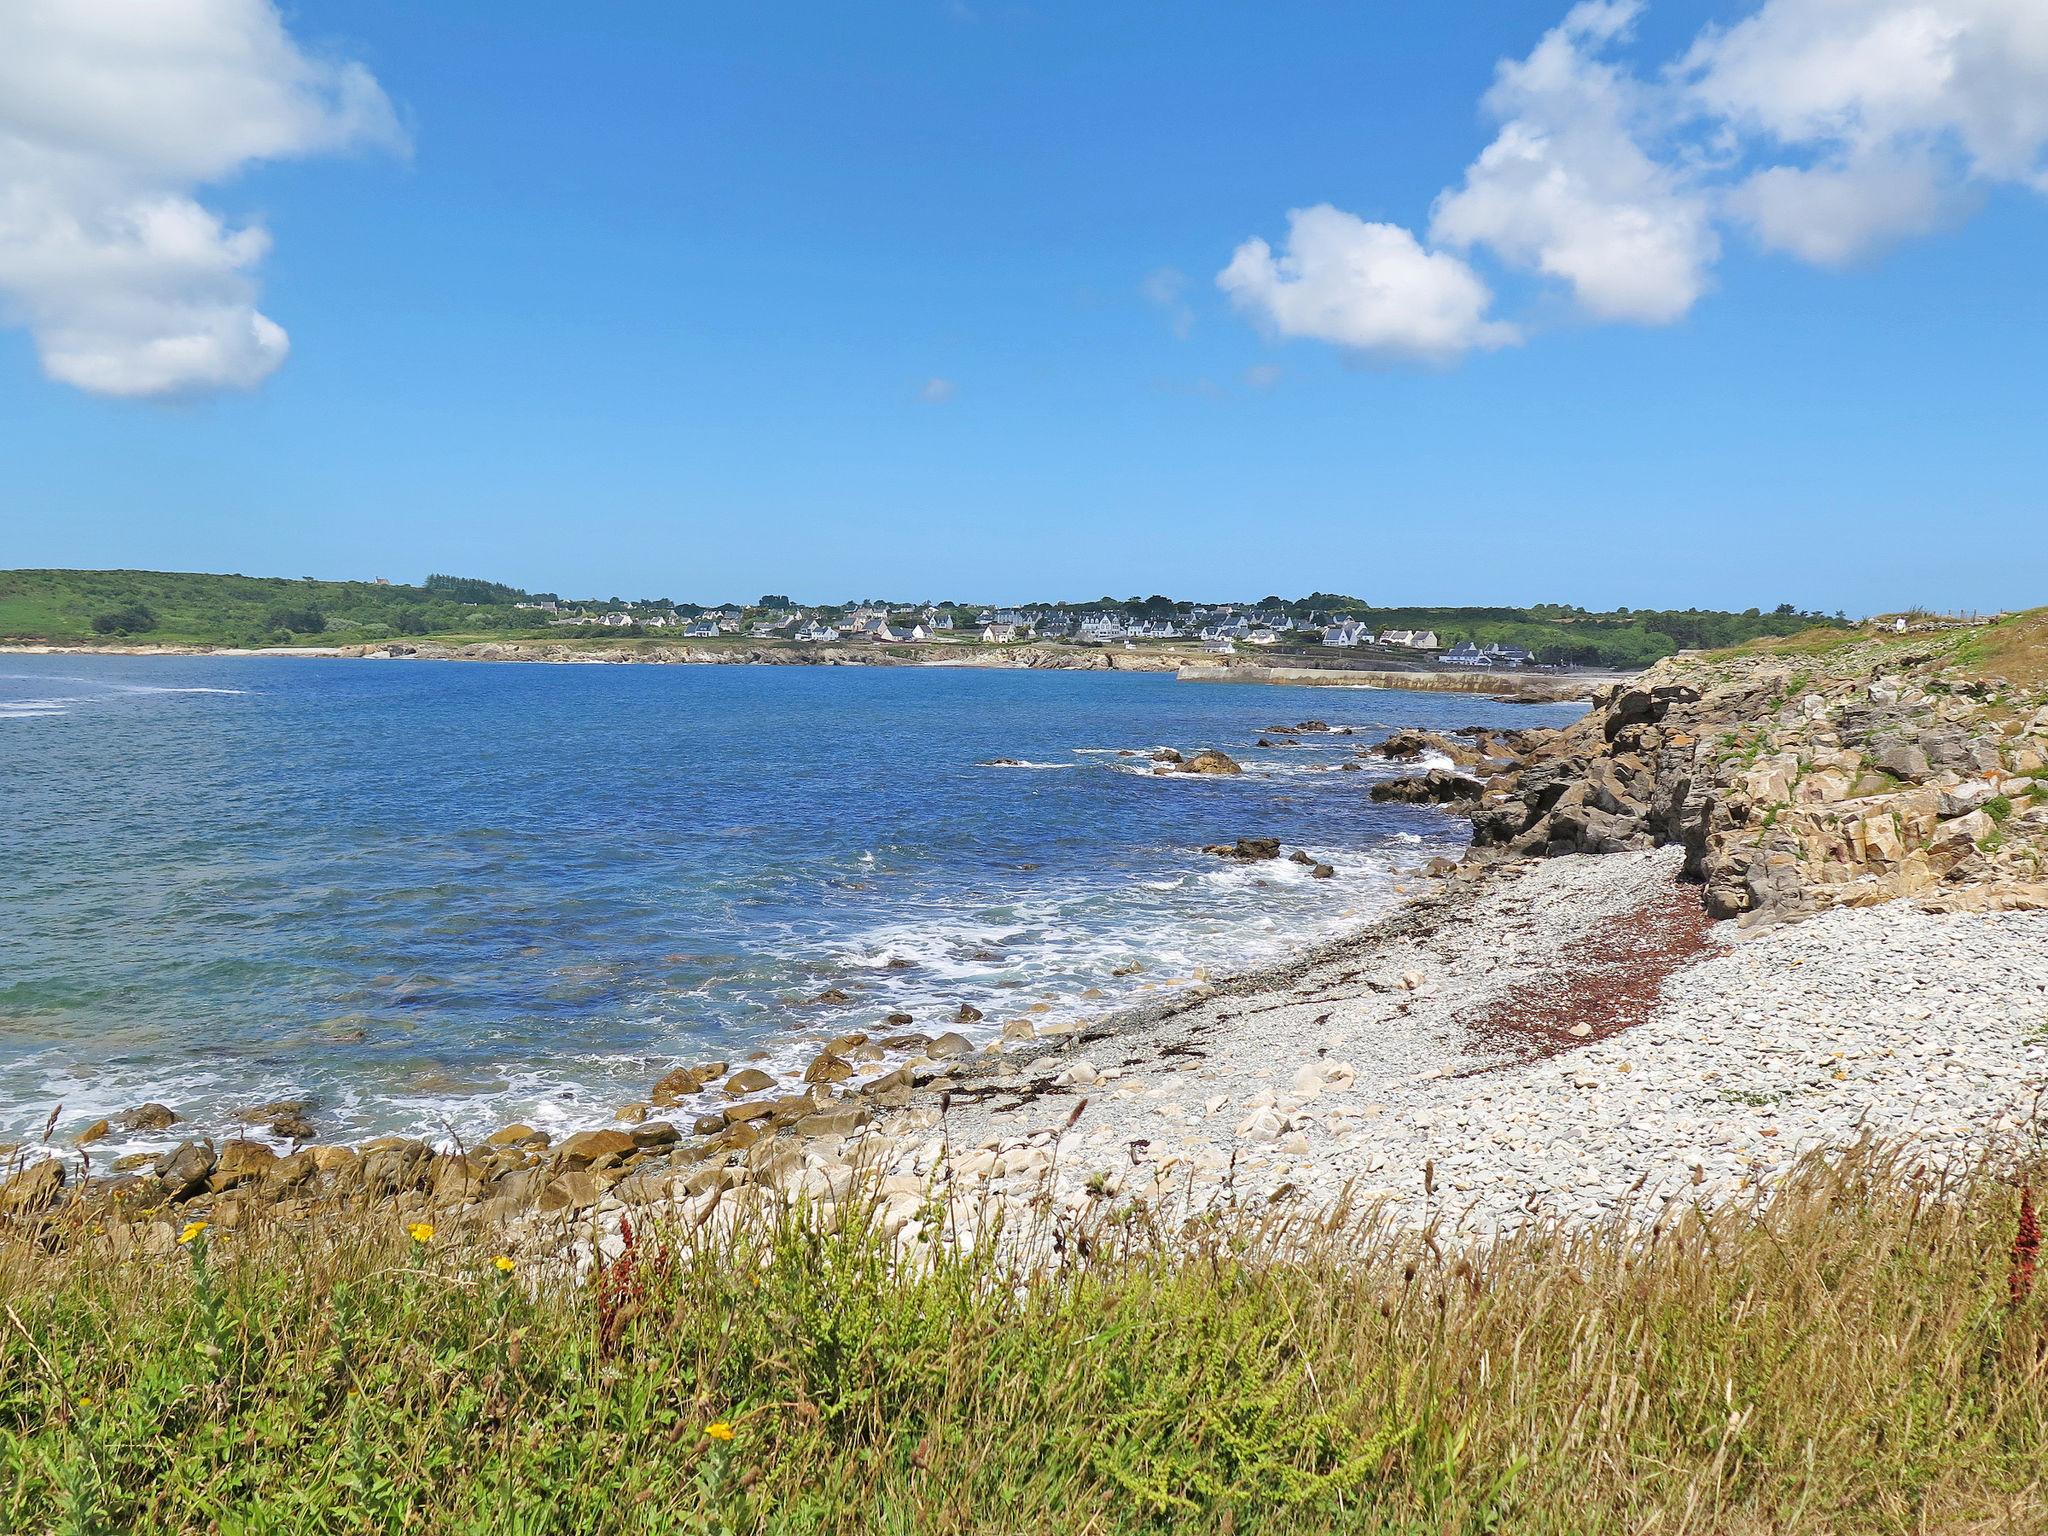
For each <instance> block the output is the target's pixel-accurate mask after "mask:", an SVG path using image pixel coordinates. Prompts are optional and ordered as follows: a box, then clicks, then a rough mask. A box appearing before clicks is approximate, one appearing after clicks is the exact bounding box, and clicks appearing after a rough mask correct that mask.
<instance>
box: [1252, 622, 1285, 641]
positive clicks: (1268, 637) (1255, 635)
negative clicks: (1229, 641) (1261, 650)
mask: <svg viewBox="0 0 2048 1536" xmlns="http://www.w3.org/2000/svg"><path fill="white" fill-rule="evenodd" d="M1244 639H1245V644H1247V645H1274V644H1277V643H1278V642H1279V639H1280V637H1279V636H1278V635H1276V634H1274V633H1273V631H1272V630H1271V629H1270V628H1268V627H1267V626H1266V625H1264V624H1260V625H1258V626H1256V627H1255V628H1253V629H1251V630H1249V631H1247V632H1246V634H1245V637H1244Z"/></svg>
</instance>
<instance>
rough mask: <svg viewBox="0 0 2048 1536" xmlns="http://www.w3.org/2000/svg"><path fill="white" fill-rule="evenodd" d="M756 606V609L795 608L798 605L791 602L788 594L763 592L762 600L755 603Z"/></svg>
mask: <svg viewBox="0 0 2048 1536" xmlns="http://www.w3.org/2000/svg"><path fill="white" fill-rule="evenodd" d="M754 606H755V607H756V608H794V607H795V606H796V604H795V603H792V602H791V601H790V600H789V595H788V594H787V593H784V592H763V593H762V594H761V600H760V601H759V602H757V603H755V604H754Z"/></svg>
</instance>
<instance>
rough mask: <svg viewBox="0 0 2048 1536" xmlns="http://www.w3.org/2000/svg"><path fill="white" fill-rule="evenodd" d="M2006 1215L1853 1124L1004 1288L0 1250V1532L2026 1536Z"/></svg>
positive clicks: (772, 1251) (827, 1273)
mask: <svg viewBox="0 0 2048 1536" xmlns="http://www.w3.org/2000/svg"><path fill="white" fill-rule="evenodd" d="M2013 1212H2014V1194H2013V1190H2012V1188H2011V1186H2010V1184H2009V1183H2007V1182H2005V1181H2002V1180H2000V1179H1997V1178H1994V1177H1992V1176H1991V1175H1989V1174H1988V1173H1983V1172H1980V1173H1977V1174H1974V1175H1970V1176H1967V1177H1964V1178H1962V1179H1960V1180H1958V1181H1956V1182H1954V1183H1951V1184H1947V1185H1936V1184H1934V1183H1933V1182H1931V1178H1930V1176H1929V1175H1927V1174H1926V1173H1924V1172H1920V1173H1917V1174H1915V1173H1912V1172H1909V1171H1908V1170H1906V1169H1905V1168H1904V1167H1902V1166H1900V1165H1896V1164H1894V1163H1892V1162H1890V1161H1888V1160H1886V1159H1884V1158H1882V1157H1879V1156H1877V1155H1875V1154H1871V1153H1868V1152H1865V1153H1861V1154H1857V1155H1853V1156H1851V1157H1850V1158H1848V1159H1847V1160H1845V1161H1843V1162H1839V1163H1835V1164H1831V1165H1824V1164H1819V1163H1815V1164H1810V1165H1808V1166H1806V1167H1805V1168H1804V1169H1803V1170H1802V1171H1801V1172H1799V1173H1798V1174H1797V1175H1796V1176H1794V1177H1793V1178H1792V1179H1791V1180H1790V1181H1789V1182H1788V1183H1787V1184H1786V1185H1785V1186H1784V1187H1783V1188H1782V1190H1781V1192H1780V1193H1779V1194H1778V1195H1777V1196H1776V1197H1775V1198H1774V1200H1773V1201H1772V1203H1771V1204H1770V1205H1769V1206H1767V1207H1765V1208H1763V1209H1761V1210H1729V1211H1724V1212H1722V1213H1720V1214H1717V1215H1715V1216H1713V1217H1711V1218H1700V1217H1697V1216H1684V1217H1673V1218H1672V1219H1671V1220H1670V1221H1668V1222H1667V1223H1666V1224H1664V1225H1662V1226H1660V1227H1659V1228H1657V1229H1656V1230H1655V1231H1654V1232H1646V1231H1644V1230H1643V1229H1641V1228H1629V1227H1621V1226H1616V1227H1610V1228H1606V1229H1602V1230H1599V1231H1595V1232H1592V1233H1580V1234H1576V1235H1571V1234H1566V1233H1564V1232H1560V1231H1557V1230H1549V1229H1541V1230H1532V1231H1529V1232H1526V1233H1524V1234H1522V1235H1520V1236H1517V1237H1515V1238H1512V1239H1508V1240H1505V1241H1502V1242H1499V1243H1497V1244H1495V1245H1493V1246H1491V1247H1488V1248H1483V1249H1479V1250H1476V1251H1472V1252H1468V1253H1464V1254H1460V1253H1459V1252H1458V1251H1457V1250H1455V1249H1453V1248H1451V1247H1450V1246H1449V1245H1448V1244H1446V1243H1436V1244H1434V1245H1420V1246H1418V1245H1416V1244H1414V1243H1412V1242H1399V1243H1397V1242H1393V1241H1390V1240H1387V1239H1384V1238H1377V1237H1374V1236H1373V1235H1371V1233H1370V1232H1368V1231H1365V1230H1363V1229H1354V1228H1352V1227H1349V1226H1345V1227H1343V1228H1341V1229H1340V1230H1335V1231H1331V1230H1325V1229H1322V1228H1319V1227H1316V1226H1314V1225H1312V1224H1308V1223H1301V1222H1295V1223H1281V1222H1279V1221H1277V1220H1275V1221H1269V1222H1267V1223H1266V1224H1264V1225H1262V1226H1252V1225H1249V1224H1248V1223H1247V1222H1245V1221H1240V1220H1230V1221H1224V1222H1219V1223H1216V1224H1213V1225H1207V1224H1203V1223H1196V1224H1195V1225H1194V1226H1193V1227H1191V1228H1190V1229H1188V1230H1187V1231H1185V1232H1180V1233H1177V1234H1172V1235H1169V1234H1166V1233H1162V1232H1161V1231H1159V1230H1158V1229H1157V1228H1156V1227H1155V1226H1154V1225H1152V1224H1151V1222H1150V1221H1149V1220H1148V1219H1147V1217H1146V1214H1145V1213H1142V1212H1141V1213H1139V1215H1138V1216H1137V1217H1134V1218H1132V1219H1129V1220H1127V1221H1126V1223H1125V1224H1124V1225H1123V1226H1122V1227H1120V1228H1116V1229H1107V1228H1105V1229H1101V1230H1097V1231H1095V1232H1094V1233H1092V1234H1083V1233H1081V1232H1078V1231H1075V1230H1071V1229H1069V1230H1067V1231H1066V1232H1065V1233H1064V1234H1063V1238H1064V1241H1065V1242H1066V1244H1067V1256H1068V1262H1067V1263H1066V1265H1065V1266H1064V1267H1063V1268H1062V1269H1061V1270H1060V1271H1059V1272H1058V1273H1057V1274H1048V1273H1038V1274H1036V1275H1030V1276H1027V1275H1025V1274H1023V1273H1021V1272H1020V1271H1017V1270H1014V1269H1012V1268H1009V1267H1006V1265H1005V1264H1004V1263H1002V1262H1000V1261H998V1259H996V1258H995V1257H993V1256H991V1254H990V1252H989V1251H988V1250H987V1249H984V1250H983V1251H982V1252H981V1253H979V1254H977V1255H971V1256H965V1257H962V1256H959V1255H957V1254H950V1255H947V1256H942V1257H938V1258H935V1259H930V1260H928V1261H927V1262H923V1263H918V1264H911V1265H905V1264H903V1263H901V1262H899V1261H898V1260H897V1259H896V1258H895V1257H894V1256H893V1254H892V1250H891V1246H890V1245H889V1244H888V1243H887V1242H885V1241H884V1240H883V1239H882V1238H880V1237H879V1236H878V1235H876V1234H875V1233H874V1232H872V1231H871V1230H869V1229H868V1228H866V1227H865V1226H864V1225H862V1224H861V1223H860V1222H858V1221H852V1222H849V1223H846V1224H841V1225H824V1224H820V1223H816V1222H812V1221H809V1220H807V1219H805V1218H804V1217H803V1216H790V1215H784V1216H780V1217H774V1218H770V1217H766V1216H761V1217H757V1218H755V1219H752V1220H749V1221H744V1222H741V1223H739V1224H738V1225H737V1226H736V1227H735V1228H732V1229H727V1228H722V1227H718V1226H717V1225H716V1224H714V1226H713V1227H710V1228H705V1229H702V1230H700V1231H699V1232H698V1233H697V1234H695V1235H694V1236H693V1235H690V1234H685V1233H683V1232H680V1231H667V1232H662V1233H660V1234H658V1235H654V1236H650V1237H648V1238H646V1239H645V1240H643V1241H642V1242H641V1243H640V1244H639V1246H638V1248H637V1250H636V1255H637V1262H636V1265H635V1267H634V1269H633V1271H632V1276H630V1277H627V1278H624V1279H622V1280H619V1281H617V1283H614V1284H600V1285H596V1286H590V1285H577V1284H554V1285H550V1284H540V1285H529V1283H528V1280H527V1277H525V1276H520V1277H515V1278H509V1279H508V1278H506V1277H504V1276H502V1275H500V1274H499V1273H498V1272H497V1270H496V1269H495V1268H493V1267H492V1265H491V1263H490V1261H489V1260H490V1254H491V1251H492V1250H491V1248H490V1247H489V1246H472V1245H471V1244H470V1243H469V1242H467V1241H465V1240H463V1239H461V1238H457V1237H454V1236H451V1235H449V1234H447V1233H445V1232H444V1233H443V1234H441V1235H439V1236H436V1237H435V1238H434V1239H433V1240H432V1241H431V1242H430V1243H427V1244H424V1245H422V1244H416V1243H414V1242H411V1241H410V1240H408V1239H407V1238H406V1237H405V1235H404V1233H403V1230H402V1228H401V1225H400V1223H401V1221H402V1220H403V1219H405V1218H401V1217H399V1216H397V1215H394V1214H391V1213H389V1212H386V1213H384V1214H382V1215H378V1214H375V1213H361V1214H358V1215H357V1216H356V1217H355V1218H354V1219H353V1220H351V1221H350V1222H348V1223H347V1224H345V1225H343V1224H327V1225H319V1226H315V1227H313V1228H305V1227H300V1228H274V1229H270V1230H266V1231H263V1232H260V1233H250V1232H237V1233H235V1234H232V1235H231V1240H228V1241H223V1242H221V1243H219V1244H216V1245H215V1246H214V1247H213V1248H212V1249H211V1251H208V1250H207V1248H206V1246H205V1240H204V1239H202V1240H201V1241H200V1242H197V1243H195V1244H194V1245H193V1246H192V1247H191V1248H190V1249H187V1250H184V1251H183V1252H180V1253H177V1254H175V1255H173V1256H172V1257H170V1258H168V1259H163V1260H153V1261H138V1262H120V1261H116V1260H114V1259H112V1258H110V1257H109V1254H108V1253H107V1252H106V1251H104V1250H103V1249H98V1248H96V1247H95V1246H94V1244H93V1243H92V1242H91V1241H90V1239H88V1238H86V1237H85V1236H83V1235H80V1234H74V1235H73V1237H72V1240H71V1241H70V1243H69V1244H68V1245H66V1246H63V1247H62V1248H61V1251H60V1252H58V1253H57V1254H56V1255H55V1256H52V1255H51V1254H49V1253H48V1252H45V1251H44V1250H43V1248H41V1247H39V1246H37V1245H36V1244H34V1243H31V1242H29V1241H26V1240H21V1239H16V1240H13V1241H12V1242H11V1244H10V1246H9V1247H8V1249H7V1251H6V1252H5V1253H4V1254H0V1300H4V1302H5V1306H6V1309H7V1312H6V1317H5V1319H4V1321H0V1528H4V1529H7V1530H20V1531H72V1532H86V1531H127V1530H147V1531H152V1532H158V1531H161V1532H185V1531H192V1532H198V1531H219V1532H233V1533H257V1532H278V1533H285V1532H289V1533H293V1536H300V1533H309V1532H326V1531H336V1532H341V1531H347V1532H394V1533H395V1532H441V1531H461V1532H484V1531H493V1532H496V1531H506V1532H515V1531H517V1532H542V1531H546V1532H582V1531H592V1532H600V1531H602V1532H610V1531H620V1532H624V1531H682V1532H700V1531H701V1532H777V1533H783V1532H790V1533H794V1532H844V1533H849V1536H852V1533H860V1536H867V1533H872V1532H905V1533H908V1532H919V1533H948V1532H962V1533H965V1532H1090V1533H1112V1532H1158V1531H1191V1532H1192V1531H1201V1532H1216V1531H1235V1532H1240V1533H1242V1532H1252V1531H1260V1532H1264V1531H1275V1532H1278V1531H1287V1532H1302V1531H1348V1532H1387V1533H1392V1532H1413V1533H1421V1532H1483V1531H1513V1532H1518V1533H1537V1536H1540V1533H1556V1536H1564V1533H1572V1536H1585V1533H1605V1532H1613V1533H1621V1532H1638V1531H1644V1530H1651V1529H1655V1530H1661V1531H1672V1532H1677V1531H1694V1532H1731V1531H1756V1532H1762V1531H1772V1532H1814V1533H1820V1532H1827V1533H1840V1532H1900V1533H1904V1532H1918V1531H1924V1530H1945V1531H1956V1530H1964V1529H1968V1530H1994V1529H1996V1530H2038V1529H2041V1528H2042V1525H2043V1522H2044V1521H2048V1501H2044V1491H2043V1486H2042V1479H2043V1476H2044V1468H2048V1390H2044V1376H2043V1372H2044V1366H2043V1360H2044V1356H2048V1309H2044V1305H2043V1298H2041V1297H2040V1296H2038V1295H2037V1296H2036V1297H2035V1298H2033V1299H2032V1300H2030V1301H2029V1302H2027V1303H2026V1304H2025V1305H2024V1306H2021V1307H2018V1308H2014V1307H2011V1306H2009V1305H2008V1303H2007V1278H2006V1276H2007V1257H2006V1253H2007V1247H2008V1244H2009V1243H2010V1241H2011V1235H2012V1230H2013V1221H2014V1215H2013ZM713 1231H716V1232H717V1233H718V1235H716V1236H709V1235H707V1234H708V1233H711V1232H713ZM1084 1236H1087V1237H1088V1238H1089V1243H1088V1245H1087V1246H1086V1249H1085V1253H1084V1252H1083V1249H1082V1245H1081V1239H1082V1238H1083V1237H1084ZM662 1251H665V1252H666V1254H667V1257H666V1258H662V1257H659V1256H658V1254H659V1253H660V1252H662ZM713 1425H719V1426H729V1427H730V1429H731V1431H732V1436H731V1438H730V1439H729V1440H728V1439H720V1438H714V1437H713V1436H712V1435H711V1434H709V1433H707V1431H708V1430H709V1429H710V1427H711V1426H713Z"/></svg>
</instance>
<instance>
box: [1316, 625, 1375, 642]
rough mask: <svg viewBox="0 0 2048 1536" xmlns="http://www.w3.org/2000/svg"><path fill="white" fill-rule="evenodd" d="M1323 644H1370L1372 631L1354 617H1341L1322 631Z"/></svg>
mask: <svg viewBox="0 0 2048 1536" xmlns="http://www.w3.org/2000/svg"><path fill="white" fill-rule="evenodd" d="M1323 644H1325V645H1344V646H1350V645H1371V644H1372V631H1371V630H1369V629H1367V628H1366V627H1365V626H1364V625H1363V624H1361V623H1359V622H1358V620H1356V619H1342V620H1340V621H1338V622H1337V623H1335V624H1332V625H1331V626H1330V627H1329V628H1328V629H1326V630H1324V631H1323Z"/></svg>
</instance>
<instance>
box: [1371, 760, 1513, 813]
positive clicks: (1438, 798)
mask: <svg viewBox="0 0 2048 1536" xmlns="http://www.w3.org/2000/svg"><path fill="white" fill-rule="evenodd" d="M1485 789H1486V786H1485V785H1483V784H1481V783H1480V782H1479V781H1478V780H1477V779H1473V778H1468V777H1466V776H1465V775H1464V774H1462V773H1456V772H1453V771H1452V770H1451V769H1448V768H1432V769H1430V770H1429V771H1428V772H1427V773H1422V774H1415V775H1411V776H1410V777H1408V778H1404V779H1386V780H1384V781H1382V782H1381V783H1378V784H1375V785H1373V787H1372V798H1373V799H1375V800H1380V801H1392V802H1395V803H1397V804H1401V805H1446V804H1449V803H1451V802H1453V801H1458V800H1475V801H1476V800H1477V799H1478V798H1479V796H1480V795H1481V794H1482V793H1483V792H1484V791H1485Z"/></svg>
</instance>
